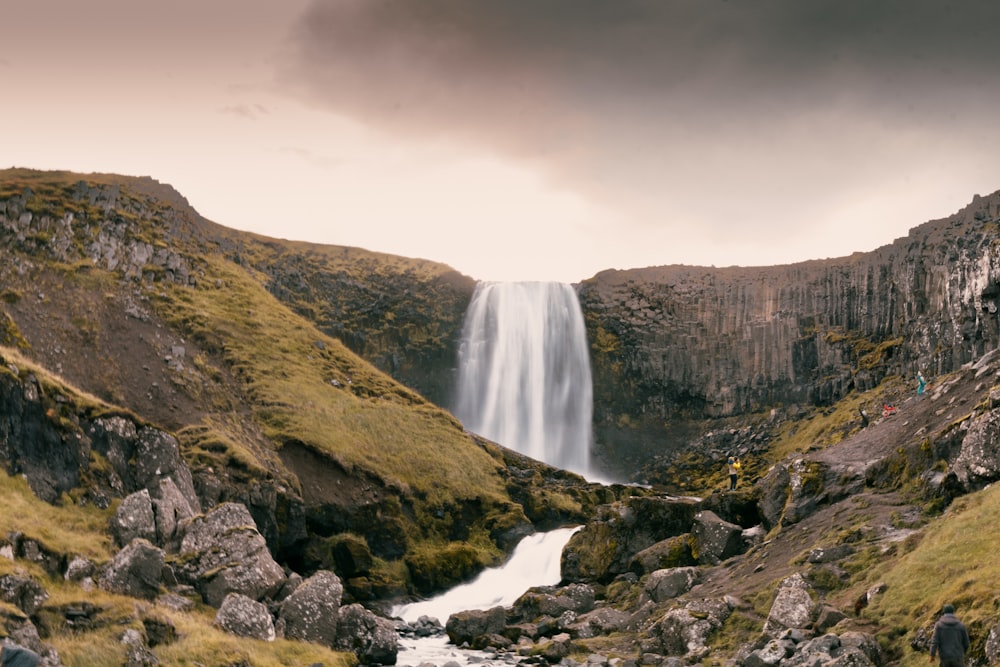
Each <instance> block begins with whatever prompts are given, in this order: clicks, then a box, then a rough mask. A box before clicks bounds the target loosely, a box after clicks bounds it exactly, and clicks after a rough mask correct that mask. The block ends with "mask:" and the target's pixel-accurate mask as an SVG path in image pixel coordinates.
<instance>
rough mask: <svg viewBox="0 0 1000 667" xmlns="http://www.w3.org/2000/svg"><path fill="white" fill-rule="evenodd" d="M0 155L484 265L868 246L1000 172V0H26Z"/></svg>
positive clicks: (281, 223)
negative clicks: (131, 178)
mask: <svg viewBox="0 0 1000 667" xmlns="http://www.w3.org/2000/svg"><path fill="white" fill-rule="evenodd" d="M0 17H2V24H3V26H4V28H3V38H2V39H0V90H2V91H3V102H2V103H0V128H2V139H0V168H2V167H13V166H17V167H29V168H36V169H65V170H72V171H79V172H84V173H87V172H113V173H121V174H127V175H135V176H151V177H153V178H155V179H157V180H159V181H161V182H164V183H169V184H170V185H172V186H174V187H175V188H176V189H177V190H178V191H179V192H180V193H181V194H182V195H184V196H185V197H186V198H187V199H188V201H189V202H190V203H191V204H192V205H193V206H194V207H195V208H196V209H197V210H198V211H199V212H200V213H201V214H202V215H204V216H205V217H207V218H209V219H211V220H213V221H215V222H217V223H219V224H222V225H225V226H227V227H232V228H235V229H240V230H246V231H252V232H256V233H260V234H265V235H268V236H273V237H278V238H287V239H292V240H301V241H312V242H316V243H323V244H335V245H348V246H357V247H362V248H367V249H369V250H374V251H379V252H386V253H392V254H397V255H403V256H406V257H414V258H425V259H430V260H434V261H438V262H443V263H445V264H448V265H450V266H451V267H453V268H455V269H457V270H458V271H460V272H462V273H464V274H466V275H468V276H471V277H473V278H477V279H480V280H505V281H506V280H557V281H563V282H579V281H581V280H585V279H587V278H589V277H591V276H593V275H594V274H596V273H598V272H599V271H602V270H604V269H613V268H617V269H628V268H640V267H647V266H659V265H666V264H688V265H704V266H730V265H743V266H752V265H773V264H784V263H791V262H798V261H804V260H808V259H821V258H826V257H840V256H846V255H849V254H851V253H852V252H855V251H868V250H872V249H874V248H876V247H878V246H881V245H884V244H886V243H890V242H892V241H893V240H894V239H896V238H899V237H901V236H905V235H906V234H907V232H908V231H909V229H911V228H912V227H915V226H916V225H918V224H920V223H922V222H925V221H927V220H930V219H937V218H942V217H946V216H948V215H951V214H952V213H954V212H956V211H958V210H959V209H960V208H962V207H963V206H965V205H966V204H967V203H969V202H970V201H971V200H972V198H973V196H974V195H975V194H982V195H986V194H989V193H992V192H994V191H996V190H998V189H1000V121H998V119H1000V113H998V109H1000V48H998V42H997V32H996V31H997V26H998V25H1000V3H998V2H995V1H994V0H953V1H949V0H880V1H879V2H871V0H281V1H280V2H279V1H277V0H273V1H272V0H171V1H170V2H153V1H152V0H88V1H87V2H80V1H79V0H0Z"/></svg>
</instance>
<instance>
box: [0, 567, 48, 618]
mask: <svg viewBox="0 0 1000 667" xmlns="http://www.w3.org/2000/svg"><path fill="white" fill-rule="evenodd" d="M48 599H49V594H48V592H46V590H45V589H44V588H42V585H41V584H40V583H38V582H37V581H35V580H34V579H32V578H31V577H28V576H20V575H17V574H5V575H3V576H2V577H0V600H3V601H4V602H7V603H9V604H12V605H14V606H15V607H17V608H18V609H20V610H21V611H23V612H24V613H25V614H27V615H28V616H31V615H33V614H34V613H35V612H36V611H38V610H39V609H40V608H41V606H42V605H43V604H45V601H46V600H48Z"/></svg>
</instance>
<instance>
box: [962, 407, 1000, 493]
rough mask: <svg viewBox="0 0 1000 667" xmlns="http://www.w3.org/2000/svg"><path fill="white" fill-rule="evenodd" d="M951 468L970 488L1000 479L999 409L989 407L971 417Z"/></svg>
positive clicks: (965, 485) (964, 484)
mask: <svg viewBox="0 0 1000 667" xmlns="http://www.w3.org/2000/svg"><path fill="white" fill-rule="evenodd" d="M951 471H952V472H953V473H954V474H955V476H956V477H957V478H958V481H959V482H961V483H962V485H963V486H964V487H965V488H966V489H968V490H976V489H981V488H983V487H984V486H986V485H987V484H989V483H990V482H995V481H996V480H998V479H1000V411H998V410H990V411H988V412H986V413H984V414H982V415H981V416H979V417H976V418H975V419H973V420H972V422H971V423H970V424H969V428H968V431H967V432H966V434H965V437H964V438H962V448H961V450H960V451H959V453H958V456H957V457H956V458H955V460H954V462H953V463H952V464H951Z"/></svg>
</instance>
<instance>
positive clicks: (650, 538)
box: [561, 496, 698, 583]
mask: <svg viewBox="0 0 1000 667" xmlns="http://www.w3.org/2000/svg"><path fill="white" fill-rule="evenodd" d="M697 511H698V501H697V500H694V499H690V498H669V497H652V496H650V497H631V498H627V499H625V500H622V501H619V502H616V503H612V504H610V505H603V506H601V507H599V508H598V511H597V515H596V517H595V518H594V519H593V520H591V521H590V522H589V523H588V524H587V525H586V526H584V527H583V528H582V529H580V530H579V531H577V532H576V533H575V534H574V535H573V537H571V538H570V540H569V542H568V543H567V544H566V546H565V547H564V548H563V553H562V563H561V566H562V576H563V579H564V580H566V581H569V582H580V583H586V582H599V583H608V582H609V581H611V580H613V579H614V578H615V577H616V576H617V575H620V574H624V573H625V572H628V571H629V564H630V563H631V562H632V561H633V559H634V558H635V556H636V555H637V554H638V553H639V552H640V551H642V550H643V549H647V548H649V547H651V546H653V545H654V544H656V543H657V542H661V541H663V540H666V539H668V538H670V537H675V536H677V535H683V534H685V533H687V532H688V531H689V530H690V528H691V523H692V521H693V520H694V515H695V513H696V512H697Z"/></svg>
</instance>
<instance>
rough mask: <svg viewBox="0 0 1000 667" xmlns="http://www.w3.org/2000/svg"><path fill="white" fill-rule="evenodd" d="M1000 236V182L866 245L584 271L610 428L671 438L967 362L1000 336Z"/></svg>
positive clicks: (620, 440)
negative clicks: (841, 252) (842, 252)
mask: <svg viewBox="0 0 1000 667" xmlns="http://www.w3.org/2000/svg"><path fill="white" fill-rule="evenodd" d="M998 239H1000V192H998V193H994V194H992V195H990V196H986V197H980V196H976V197H975V198H974V199H973V201H972V203H970V204H969V205H968V206H967V207H965V208H964V209H962V210H961V211H959V212H958V213H956V214H954V215H952V216H950V217H948V218H944V219H940V220H933V221H930V222H927V223H924V224H922V225H920V226H918V227H915V228H914V229H912V230H911V231H910V233H909V235H908V236H906V237H904V238H901V239H897V240H896V241H895V242H893V243H892V244H890V245H887V246H883V247H881V248H878V249H877V250H874V251H872V252H867V253H855V254H854V255H851V256H850V257H845V258H840V259H827V260H816V261H809V262H803V263H800V264H791V265H785V266H772V267H728V268H705V267H690V266H664V267H654V268H643V269H634V270H628V271H606V272H603V273H600V274H598V275H596V276H594V277H593V278H591V279H589V280H585V281H583V282H582V283H581V284H580V286H579V294H580V300H581V304H582V307H583V310H584V312H585V314H586V318H587V323H588V335H589V338H590V341H591V346H592V354H593V367H594V377H595V382H594V397H595V398H594V409H595V424H596V426H597V429H598V441H599V442H602V443H603V445H604V446H605V447H607V448H611V449H616V448H625V449H626V450H634V449H642V448H643V447H644V446H646V447H652V448H653V449H654V450H655V449H656V448H658V447H661V446H663V445H662V444H660V443H663V442H664V441H668V442H669V441H670V440H671V439H676V438H677V437H679V436H678V434H679V433H681V432H682V428H681V426H680V425H681V424H684V423H685V422H687V421H690V420H702V419H706V418H708V419H712V418H724V417H731V416H734V415H748V414H751V413H759V412H762V411H768V410H771V409H772V408H787V407H788V406H793V405H806V406H824V405H830V404H832V403H833V402H835V401H837V400H838V399H841V398H843V397H845V396H846V395H848V394H849V393H850V392H851V391H864V390H868V389H871V388H873V387H875V386H877V385H879V383H881V382H882V381H883V380H884V379H886V378H887V377H890V376H899V377H902V378H906V379H907V381H909V378H914V377H915V374H916V373H917V371H918V370H919V371H922V372H923V373H924V375H926V376H928V377H933V376H935V375H938V374H943V373H947V372H950V371H953V370H955V369H956V368H958V367H959V366H961V365H962V364H963V363H966V362H968V361H970V360H973V359H976V358H978V357H979V356H981V355H982V354H983V353H984V352H986V351H989V350H992V349H994V348H995V347H996V346H997V344H998V342H1000V337H998V333H1000V332H998V325H1000V320H998V315H997V309H998V300H1000V245H998V243H997V242H998ZM914 386H915V381H914ZM644 443H645V444H644ZM650 443H657V444H650Z"/></svg>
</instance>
